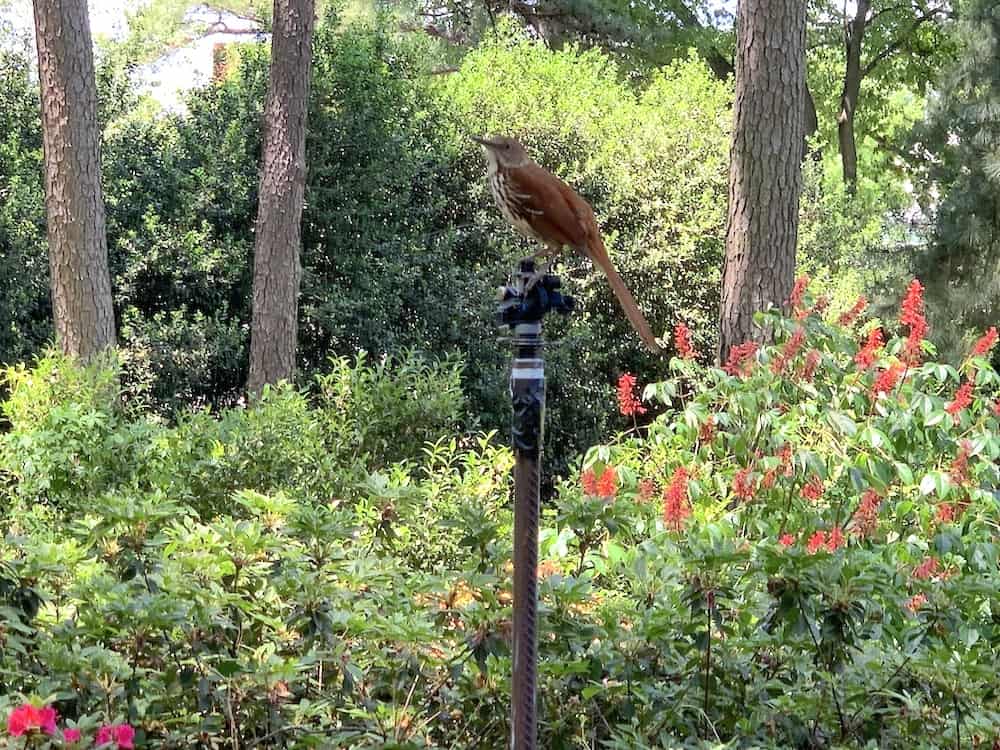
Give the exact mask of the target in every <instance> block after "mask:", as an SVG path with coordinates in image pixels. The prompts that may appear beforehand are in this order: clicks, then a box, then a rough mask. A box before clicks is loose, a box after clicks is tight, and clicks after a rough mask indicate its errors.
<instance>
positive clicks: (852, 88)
mask: <svg viewBox="0 0 1000 750" xmlns="http://www.w3.org/2000/svg"><path fill="white" fill-rule="evenodd" d="M870 8H871V0H858V5H857V8H856V10H855V13H854V18H853V19H851V20H850V21H847V20H846V19H845V22H844V52H845V56H846V65H845V68H844V87H843V91H842V92H841V95H840V112H838V113H837V139H838V140H839V142H840V162H841V165H842V166H843V171H844V182H845V183H846V184H847V185H848V186H849V187H851V188H852V189H853V187H854V184H855V183H856V182H857V180H858V147H857V143H856V142H855V138H854V112H855V110H856V109H857V106H858V97H859V96H860V95H861V79H862V78H863V77H864V76H863V74H862V71H861V42H862V40H863V39H864V36H865V27H866V25H867V24H868V10H869V9H870Z"/></svg>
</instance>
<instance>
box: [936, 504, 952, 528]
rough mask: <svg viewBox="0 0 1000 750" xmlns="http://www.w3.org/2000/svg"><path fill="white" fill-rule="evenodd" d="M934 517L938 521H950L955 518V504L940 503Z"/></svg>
mask: <svg viewBox="0 0 1000 750" xmlns="http://www.w3.org/2000/svg"><path fill="white" fill-rule="evenodd" d="M934 517H935V519H936V520H937V522H938V523H951V522H952V521H954V520H955V506H954V505H952V504H951V503H940V504H939V505H938V507H937V513H936V514H935V516H934Z"/></svg>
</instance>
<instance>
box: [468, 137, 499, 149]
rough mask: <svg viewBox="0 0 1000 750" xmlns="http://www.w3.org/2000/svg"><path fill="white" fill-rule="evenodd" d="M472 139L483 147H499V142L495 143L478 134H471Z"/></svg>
mask: <svg viewBox="0 0 1000 750" xmlns="http://www.w3.org/2000/svg"><path fill="white" fill-rule="evenodd" d="M472 140H474V141H475V142H476V143H478V144H479V145H480V146H483V147H485V148H499V147H500V144H499V143H497V142H496V141H491V140H490V139H489V138H483V137H481V136H478V135H474V136H472Z"/></svg>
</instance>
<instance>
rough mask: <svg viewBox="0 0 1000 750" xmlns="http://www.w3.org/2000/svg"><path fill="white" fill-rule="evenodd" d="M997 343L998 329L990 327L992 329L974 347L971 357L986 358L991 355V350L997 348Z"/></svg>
mask: <svg viewBox="0 0 1000 750" xmlns="http://www.w3.org/2000/svg"><path fill="white" fill-rule="evenodd" d="M996 343H997V327H996V326H990V329H989V330H988V331H987V332H986V333H984V334H983V335H982V336H981V337H980V338H979V340H978V341H977V342H976V343H975V344H974V345H973V346H972V351H971V352H970V353H969V356H970V357H985V356H986V355H987V354H989V353H990V350H991V349H992V348H993V347H994V346H996Z"/></svg>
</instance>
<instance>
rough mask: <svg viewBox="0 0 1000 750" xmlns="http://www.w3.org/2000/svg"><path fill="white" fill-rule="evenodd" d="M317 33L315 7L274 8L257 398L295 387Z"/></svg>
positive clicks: (261, 201) (255, 318)
mask: <svg viewBox="0 0 1000 750" xmlns="http://www.w3.org/2000/svg"><path fill="white" fill-rule="evenodd" d="M314 25H315V10H314V6H313V0H274V28H273V30H272V36H271V72H270V80H269V82H268V87H267V103H266V106H265V110H264V146H263V155H262V157H261V176H260V196H259V198H258V208H257V223H256V240H255V243H254V268H253V313H252V323H251V331H250V377H249V380H248V383H247V388H248V390H249V391H250V393H251V394H254V395H257V394H259V393H260V391H261V390H262V389H263V387H264V385H266V384H273V383H277V382H278V381H280V380H289V381H290V380H291V379H292V377H293V376H294V374H295V356H296V345H297V334H298V300H299V280H300V277H301V275H302V272H301V268H300V266H299V244H300V240H301V236H302V231H301V229H302V227H301V224H302V203H303V198H304V196H305V184H306V164H305V161H306V114H307V111H308V100H309V75H310V68H311V65H312V37H313V27H314Z"/></svg>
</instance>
